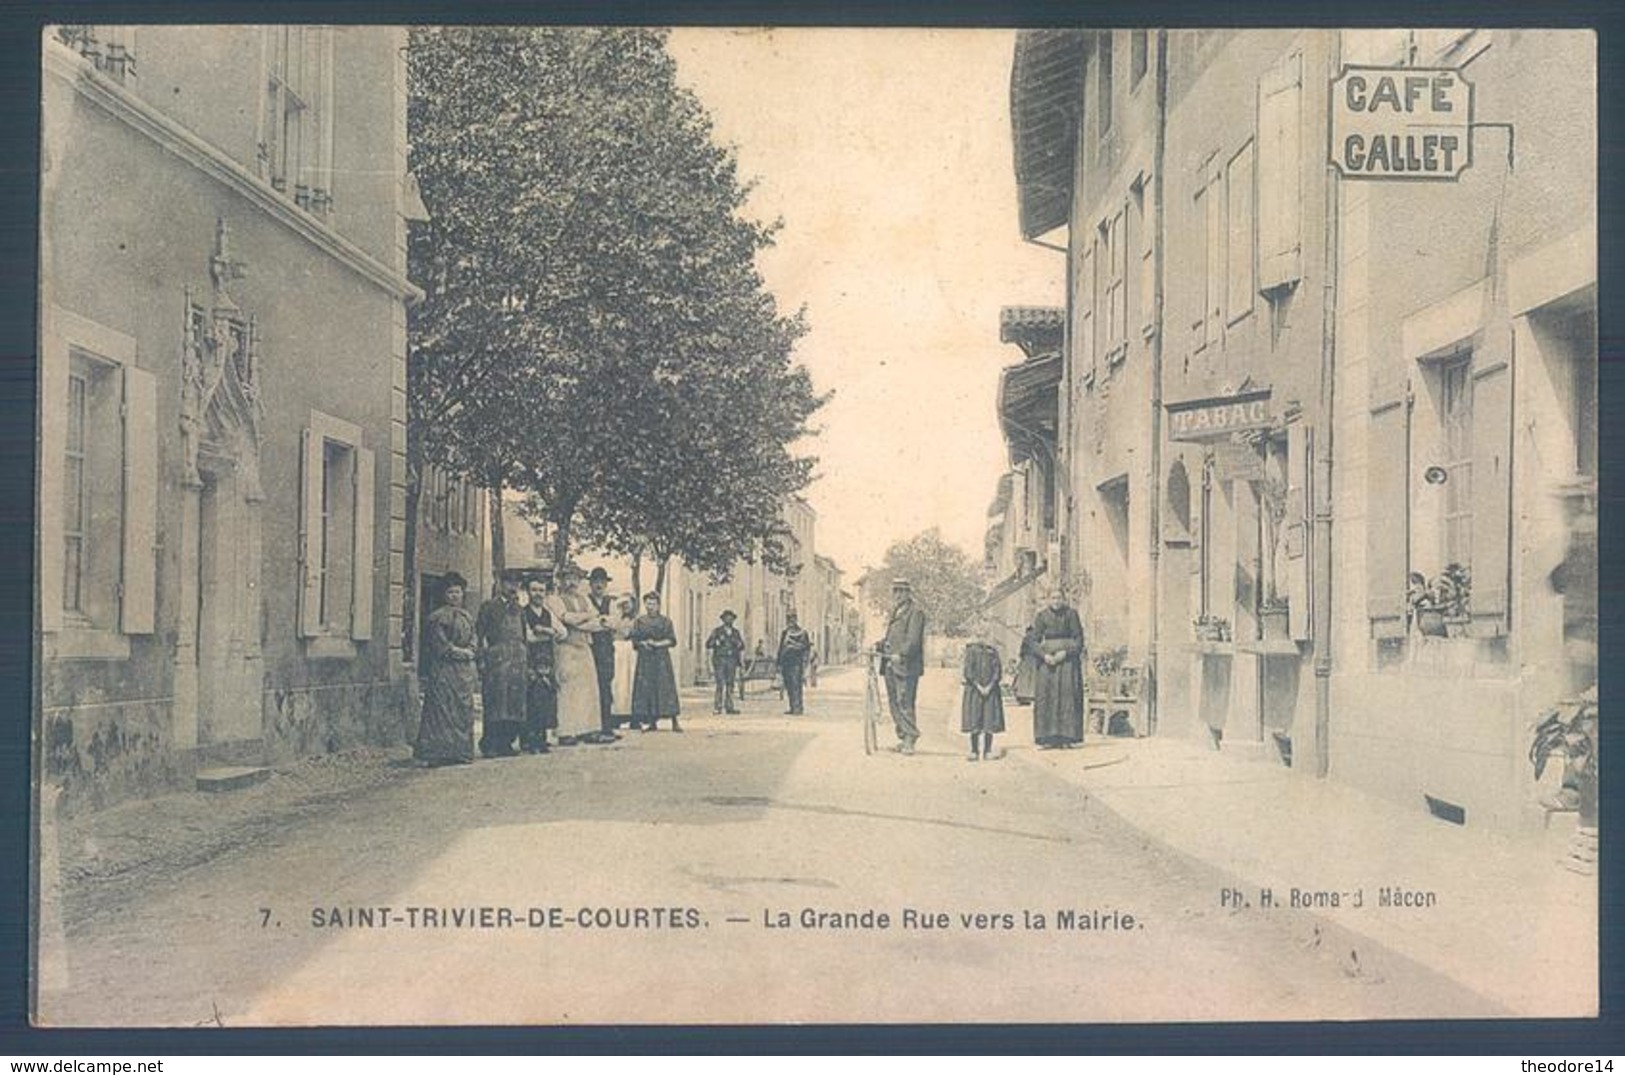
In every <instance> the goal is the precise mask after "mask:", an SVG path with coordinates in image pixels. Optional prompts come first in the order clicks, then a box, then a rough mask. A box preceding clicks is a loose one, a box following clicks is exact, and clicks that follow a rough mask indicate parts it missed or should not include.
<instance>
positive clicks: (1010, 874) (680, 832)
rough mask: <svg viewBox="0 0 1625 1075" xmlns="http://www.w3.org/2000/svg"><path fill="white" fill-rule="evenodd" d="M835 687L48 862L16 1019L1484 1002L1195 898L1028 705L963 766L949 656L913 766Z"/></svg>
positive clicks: (974, 1017) (81, 1021) (997, 1013)
mask: <svg viewBox="0 0 1625 1075" xmlns="http://www.w3.org/2000/svg"><path fill="white" fill-rule="evenodd" d="M862 699H863V683H862V677H861V674H860V673H858V672H856V671H854V670H838V671H834V672H831V673H829V674H827V675H826V676H825V677H824V679H823V681H822V683H821V685H820V686H819V687H818V688H817V689H815V690H813V691H810V692H809V698H808V711H809V715H808V716H806V717H795V718H792V717H786V716H783V715H781V710H782V708H783V706H782V703H780V702H779V700H778V699H776V698H774V697H773V696H772V695H770V694H763V693H761V692H760V691H758V692H757V693H755V694H753V695H752V696H751V698H750V699H748V701H747V704H746V711H745V713H744V715H742V716H739V717H726V718H725V717H712V716H710V715H709V712H708V710H709V706H703V703H701V702H700V701H699V700H698V699H697V698H695V699H693V700H692V701H689V702H688V703H687V704H689V705H690V707H691V710H692V711H693V713H692V715H691V716H690V717H688V718H686V719H685V727H686V728H687V729H688V730H687V731H686V733H685V734H682V735H674V734H672V733H671V732H669V731H667V730H665V729H664V728H663V729H662V730H661V731H659V732H656V733H652V734H641V735H640V734H638V733H631V734H629V735H627V736H626V737H625V738H624V739H623V740H622V741H621V742H619V743H617V744H614V745H612V746H607V747H606V746H597V747H594V746H581V747H572V748H567V749H560V750H557V751H556V752H555V753H553V754H552V755H550V756H545V757H521V758H513V759H502V760H494V761H483V762H480V763H477V764H475V765H473V766H469V767H464V768H452V769H442V770H433V771H421V770H415V769H408V768H400V767H397V768H393V769H390V770H389V771H388V774H387V778H385V779H369V780H368V781H366V782H364V783H365V786H364V787H363V788H362V789H361V790H359V791H358V792H357V793H356V794H355V795H354V796H351V797H344V798H333V797H329V798H328V799H325V800H323V803H322V806H321V808H320V809H306V810H302V811H295V812H290V813H289V814H288V818H287V820H286V821H285V823H283V824H281V825H280V826H279V827H276V828H274V829H271V830H269V831H265V830H264V829H263V828H262V829H261V831H258V832H257V834H256V836H255V838H254V840H253V842H252V843H251V844H248V845H246V846H237V847H233V848H228V849H224V850H221V851H220V852H219V853H217V854H213V855H211V856H210V857H209V858H207V860H206V861H202V862H199V863H196V864H194V865H191V866H188V867H186V868H185V869H183V870H181V871H180V872H179V873H178V874H177V875H175V876H168V877H150V878H148V877H143V878H141V879H139V881H134V882H129V883H125V884H123V885H122V886H103V887H102V888H100V889H97V890H95V891H85V892H78V893H77V894H76V891H75V890H74V888H73V886H72V884H71V883H70V885H69V888H68V891H67V892H66V893H65V894H64V895H65V905H66V906H68V907H69V908H70V911H71V913H69V914H68V915H67V916H66V917H65V923H66V924H65V925H64V926H63V927H62V931H61V936H60V939H59V943H60V949H53V948H52V943H53V941H52V939H51V938H47V939H46V940H45V942H44V943H45V944H46V947H47V950H48V952H49V953H50V954H51V955H52V958H55V959H57V961H58V966H59V967H60V973H59V974H58V975H56V976H55V978H54V984H53V986H52V987H51V988H47V989H44V990H43V991H42V997H41V1010H42V1014H43V1018H44V1021H45V1022H46V1023H48V1024H55V1025H183V1026H184V1025H196V1024H214V1023H219V1024H222V1025H226V1026H243V1025H265V1024H271V1025H286V1024H302V1025H333V1024H372V1025H376V1024H419V1023H454V1024H509V1023H572V1024H604V1023H715V1022H729V1023H733V1022H806V1021H815V1022H816V1021H837V1022H892V1021H907V1022H931V1021H975V1022H1011V1021H1015V1022H1021V1021H1043V1022H1066V1023H1075V1022H1116V1021H1206V1020H1232V1019H1247V1020H1268V1019H1292V1020H1308V1019H1370V1018H1400V1017H1405V1018H1414V1017H1417V1016H1434V1017H1476V1016H1487V1015H1493V1014H1496V1009H1495V1008H1494V1007H1493V1006H1492V1005H1490V1004H1489V1003H1488V1002H1486V1001H1484V1000H1482V999H1481V998H1479V997H1477V996H1475V995H1473V994H1471V993H1469V992H1467V991H1466V990H1464V989H1462V988H1461V987H1460V986H1457V985H1455V984H1454V983H1452V982H1451V981H1449V980H1448V979H1445V978H1442V977H1440V976H1439V975H1436V974H1434V973H1432V972H1430V971H1427V970H1426V969H1424V968H1421V967H1419V966H1417V965H1415V964H1412V963H1408V962H1406V961H1404V960H1401V959H1398V958H1397V957H1391V956H1385V955H1384V953H1381V952H1362V953H1359V954H1358V956H1357V957H1356V958H1354V959H1352V960H1351V958H1350V953H1349V952H1348V951H1346V946H1344V945H1341V944H1336V943H1331V942H1330V941H1329V940H1328V938H1329V936H1330V935H1329V934H1325V933H1322V931H1321V930H1320V929H1319V927H1318V925H1317V924H1316V923H1315V921H1314V920H1313V918H1311V917H1309V916H1281V917H1278V918H1269V917H1261V916H1258V915H1250V916H1249V915H1237V914H1233V913H1232V912H1231V911H1229V910H1228V909H1226V908H1224V907H1222V906H1221V902H1220V899H1221V891H1222V889H1223V887H1224V885H1225V883H1226V879H1224V878H1221V877H1217V876H1214V875H1212V874H1211V873H1210V872H1209V871H1207V870H1206V869H1205V868H1204V867H1201V866H1200V865H1197V864H1193V863H1192V862H1190V861H1189V860H1186V859H1183V858H1181V857H1179V856H1177V855H1175V854H1173V853H1171V852H1169V851H1166V850H1164V849H1162V848H1160V847H1159V846H1157V845H1156V844H1155V843H1153V842H1152V841H1151V840H1150V839H1149V838H1147V837H1144V836H1142V835H1140V834H1138V833H1136V832H1135V831H1133V830H1132V829H1129V828H1128V827H1127V826H1125V825H1124V824H1123V823H1122V822H1120V821H1119V820H1118V819H1117V818H1115V817H1114V816H1112V815H1111V814H1110V813H1109V812H1107V811H1106V810H1105V809H1103V808H1102V807H1100V806H1099V805H1098V804H1097V803H1095V802H1094V801H1093V800H1092V799H1091V798H1090V796H1089V794H1088V790H1087V788H1088V784H1087V780H1084V781H1082V782H1081V784H1078V785H1075V784H1072V783H1067V782H1063V781H1061V780H1059V779H1057V778H1056V777H1055V776H1054V775H1051V774H1050V773H1048V772H1046V771H1045V770H1044V769H1043V768H1042V767H1040V766H1036V765H1034V764H1032V760H1031V754H1030V751H1031V749H1032V748H1031V746H1030V727H1026V728H1024V727H1023V721H1024V719H1025V718H1026V711H1025V710H1013V711H1012V713H1011V718H1012V733H1011V734H1010V735H1008V736H1006V737H1003V740H1004V741H1003V742H1002V743H1001V746H1005V747H1007V748H1008V749H1009V753H1008V755H1007V756H1006V757H1004V758H1002V759H1001V760H998V761H994V762H981V763H976V764H971V763H968V762H967V761H966V760H965V758H964V751H963V741H962V739H961V738H960V737H959V736H957V735H956V734H955V735H950V731H951V729H952V728H953V727H954V724H953V721H954V719H955V713H956V706H957V686H956V683H955V677H954V675H953V674H952V673H950V672H947V671H943V670H933V671H932V672H931V673H930V674H929V675H928V677H927V680H926V681H925V683H924V684H923V686H922V703H921V725H922V728H923V730H924V732H925V738H924V739H923V740H922V742H921V747H922V750H921V753H920V754H918V755H917V756H915V757H912V758H905V757H902V756H899V755H896V754H892V753H883V754H880V755H877V756H875V757H865V755H864V753H863V749H862V736H861V728H860V719H861V712H862ZM702 707H703V709H704V710H705V712H703V713H702V712H701V710H702ZM886 732H887V729H885V728H883V729H882V742H883V743H885V742H889V741H890V736H889V735H888V734H886ZM1114 749H1116V748H1114V745H1113V744H1112V743H1111V742H1110V741H1092V742H1091V743H1090V744H1088V745H1086V746H1085V747H1084V748H1083V749H1081V750H1077V751H1072V752H1070V753H1069V754H1068V756H1067V758H1066V764H1075V765H1076V766H1079V767H1092V766H1100V767H1106V766H1110V765H1111V764H1113V761H1114ZM379 764H380V765H382V764H383V763H382V762H380V763H379ZM181 798H190V797H181ZM72 850H73V849H64V851H63V856H64V857H65V858H71V857H72V855H71V853H70V852H71V851H72ZM98 893H105V894H106V895H100V896H99V895H98ZM1040 927H1041V928H1040Z"/></svg>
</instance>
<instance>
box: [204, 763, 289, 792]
mask: <svg viewBox="0 0 1625 1075" xmlns="http://www.w3.org/2000/svg"><path fill="white" fill-rule="evenodd" d="M270 776H271V770H270V769H268V768H266V767H265V766H263V765H222V766H218V767H216V768H213V769H199V770H198V772H197V789H198V790H199V791H236V790H237V789H238V788H246V787H252V786H253V785H255V784H258V783H260V782H261V781H264V780H267V779H269V778H270Z"/></svg>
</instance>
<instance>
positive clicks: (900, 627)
mask: <svg viewBox="0 0 1625 1075" xmlns="http://www.w3.org/2000/svg"><path fill="white" fill-rule="evenodd" d="M891 594H892V612H891V618H890V619H889V620H887V621H886V637H885V639H884V640H883V641H882V642H881V643H880V652H881V653H883V654H884V655H885V658H886V660H885V671H886V702H887V704H888V705H889V706H890V707H891V719H892V723H893V724H895V725H896V726H897V750H898V753H901V754H912V753H914V743H915V741H916V740H917V739H919V738H920V728H919V725H918V724H916V723H915V722H914V699H915V697H916V695H917V694H918V691H919V686H920V677H921V676H922V675H924V674H925V613H924V612H922V611H921V610H920V609H919V608H918V607H917V606H916V605H915V604H914V587H913V586H911V585H909V581H908V580H907V579H893V580H892V584H891Z"/></svg>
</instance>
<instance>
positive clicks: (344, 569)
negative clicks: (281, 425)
mask: <svg viewBox="0 0 1625 1075" xmlns="http://www.w3.org/2000/svg"><path fill="white" fill-rule="evenodd" d="M303 435H304V450H303V453H302V454H303V478H302V482H301V491H300V513H299V524H300V525H299V556H300V564H301V575H302V583H301V586H300V601H299V633H300V634H301V635H302V636H303V637H306V638H312V639H315V638H322V637H330V638H349V639H354V640H358V641H364V640H366V639H369V638H371V637H372V608H373V575H374V573H373V556H374V551H375V550H374V548H373V544H374V541H373V537H374V530H373V518H374V505H373V490H374V475H373V470H374V453H373V452H372V451H371V450H370V449H368V448H365V447H363V446H362V438H361V430H360V428H359V427H357V426H355V425H354V424H352V423H350V422H345V421H343V420H341V419H338V418H333V417H331V416H329V415H325V414H321V413H320V412H314V411H313V412H312V413H311V420H310V424H309V425H308V426H306V427H305V429H304V432H303Z"/></svg>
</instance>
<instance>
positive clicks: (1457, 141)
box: [1329, 65, 1473, 181]
mask: <svg viewBox="0 0 1625 1075" xmlns="http://www.w3.org/2000/svg"><path fill="white" fill-rule="evenodd" d="M1472 123H1473V87H1472V84H1471V83H1469V82H1468V81H1467V80H1466V79H1465V78H1463V77H1462V74H1461V72H1460V71H1458V70H1456V69H1455V68H1451V67H1366V66H1358V65H1351V66H1348V67H1345V68H1343V70H1342V72H1341V73H1340V74H1338V76H1337V77H1336V78H1334V79H1332V83H1331V123H1330V125H1329V131H1330V138H1331V145H1330V147H1329V148H1330V154H1331V162H1332V166H1333V167H1335V168H1336V169H1337V171H1338V172H1339V174H1341V175H1342V176H1343V178H1345V179H1409V180H1445V181H1449V180H1455V179H1458V178H1460V177H1461V173H1462V172H1464V171H1465V170H1466V169H1467V166H1468V165H1470V164H1472V162H1473V153H1472V142H1471V138H1470V128H1471V127H1472Z"/></svg>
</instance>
